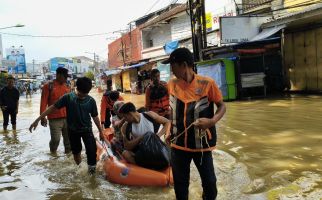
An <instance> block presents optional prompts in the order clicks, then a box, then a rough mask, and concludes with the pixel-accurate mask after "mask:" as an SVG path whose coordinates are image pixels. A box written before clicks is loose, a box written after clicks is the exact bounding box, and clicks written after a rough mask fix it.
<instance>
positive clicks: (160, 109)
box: [145, 69, 170, 119]
mask: <svg viewBox="0 0 322 200" xmlns="http://www.w3.org/2000/svg"><path fill="white" fill-rule="evenodd" d="M150 77H151V83H150V85H149V86H148V87H147V89H146V91H145V107H146V109H147V110H148V111H153V112H156V113H158V114H159V115H160V116H162V117H165V118H167V119H169V114H170V109H169V94H168V90H167V83H166V82H164V81H160V71H159V70H158V69H152V70H151V74H150Z"/></svg>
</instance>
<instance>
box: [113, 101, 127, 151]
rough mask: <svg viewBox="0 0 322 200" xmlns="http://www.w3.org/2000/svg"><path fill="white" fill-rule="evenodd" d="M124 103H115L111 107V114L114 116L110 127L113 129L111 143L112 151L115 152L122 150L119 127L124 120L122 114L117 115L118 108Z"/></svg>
mask: <svg viewBox="0 0 322 200" xmlns="http://www.w3.org/2000/svg"><path fill="white" fill-rule="evenodd" d="M124 104H125V103H124V101H116V102H115V103H114V105H113V112H114V113H115V115H114V116H113V117H112V126H113V128H114V138H113V139H112V141H111V145H112V150H113V151H115V152H122V151H123V150H124V144H123V136H122V133H121V127H122V126H123V124H124V122H125V120H124V118H123V116H122V114H120V113H119V110H120V108H121V107H122V106H123V105H124Z"/></svg>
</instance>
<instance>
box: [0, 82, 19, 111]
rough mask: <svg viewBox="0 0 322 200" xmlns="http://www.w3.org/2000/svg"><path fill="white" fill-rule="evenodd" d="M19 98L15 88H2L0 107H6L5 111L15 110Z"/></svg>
mask: <svg viewBox="0 0 322 200" xmlns="http://www.w3.org/2000/svg"><path fill="white" fill-rule="evenodd" d="M19 96H20V94H19V91H18V90H17V89H16V88H15V87H13V88H11V89H9V88H8V87H4V88H2V90H1V92H0V103H1V106H7V108H6V109H7V110H16V109H17V102H18V101H19Z"/></svg>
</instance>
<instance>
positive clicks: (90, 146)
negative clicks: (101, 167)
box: [68, 129, 96, 165]
mask: <svg viewBox="0 0 322 200" xmlns="http://www.w3.org/2000/svg"><path fill="white" fill-rule="evenodd" d="M68 135H69V142H70V146H71V149H72V152H73V154H79V153H80V152H81V151H82V142H81V139H83V143H84V145H85V150H86V155H87V164H88V165H95V164H96V141H95V137H94V135H93V132H92V131H85V132H78V131H73V130H70V129H69V130H68Z"/></svg>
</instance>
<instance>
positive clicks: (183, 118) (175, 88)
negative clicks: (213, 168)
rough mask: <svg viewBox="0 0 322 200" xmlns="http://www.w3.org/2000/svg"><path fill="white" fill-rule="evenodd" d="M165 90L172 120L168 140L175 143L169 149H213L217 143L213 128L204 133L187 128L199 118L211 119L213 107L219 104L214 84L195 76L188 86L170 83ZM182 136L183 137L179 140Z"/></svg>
mask: <svg viewBox="0 0 322 200" xmlns="http://www.w3.org/2000/svg"><path fill="white" fill-rule="evenodd" d="M168 89H169V94H170V107H171V119H172V128H171V129H172V131H171V137H172V138H173V139H174V141H173V142H172V144H171V147H173V148H176V149H180V150H184V151H190V152H201V151H211V150H212V149H214V148H215V146H216V140H217V135H216V127H215V126H213V127H211V128H209V129H207V130H206V131H205V132H204V131H202V130H200V129H197V128H195V127H194V126H191V127H190V128H188V127H189V126H190V125H191V124H192V123H193V122H194V121H195V120H197V119H198V118H203V117H204V118H212V117H213V116H214V103H218V102H220V101H222V95H221V92H220V90H219V88H218V86H217V85H216V83H215V81H214V80H212V79H211V78H208V77H204V76H200V75H198V74H194V79H193V80H192V82H191V83H186V82H185V81H183V80H180V79H173V80H171V81H170V82H169V85H168ZM187 128H188V129H187ZM181 133H183V134H182V135H180V136H179V134H181ZM176 136H177V137H176Z"/></svg>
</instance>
